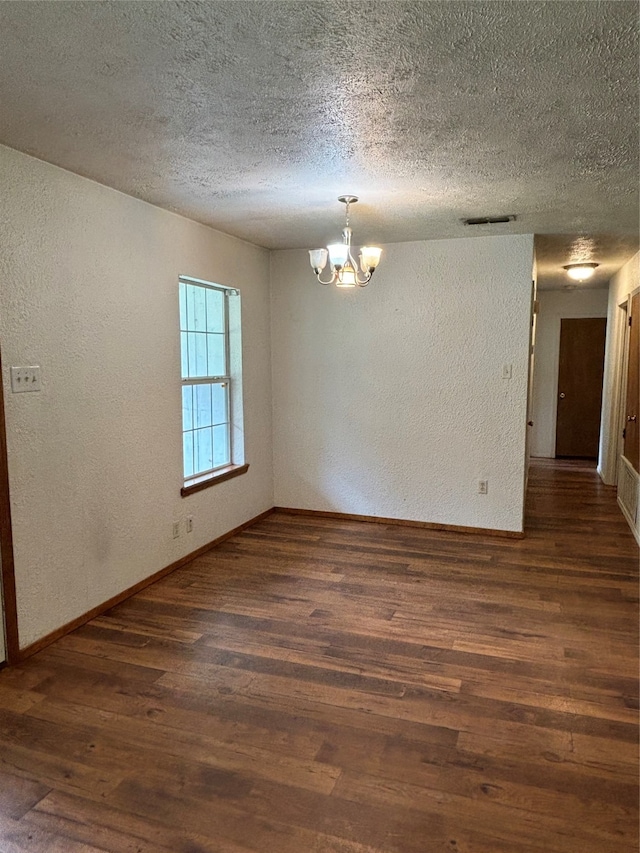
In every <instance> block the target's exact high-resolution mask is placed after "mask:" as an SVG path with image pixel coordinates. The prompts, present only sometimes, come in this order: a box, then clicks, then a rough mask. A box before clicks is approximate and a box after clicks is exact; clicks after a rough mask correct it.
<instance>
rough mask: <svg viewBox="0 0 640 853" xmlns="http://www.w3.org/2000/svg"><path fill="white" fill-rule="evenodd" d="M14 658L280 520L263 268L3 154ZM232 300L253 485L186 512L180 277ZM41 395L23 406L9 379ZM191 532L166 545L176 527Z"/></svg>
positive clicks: (227, 241)
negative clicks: (228, 536)
mask: <svg viewBox="0 0 640 853" xmlns="http://www.w3.org/2000/svg"><path fill="white" fill-rule="evenodd" d="M0 196H1V198H2V206H1V209H0V247H1V249H0V280H1V282H2V285H1V291H0V312H1V313H0V336H1V337H0V343H1V345H2V353H3V360H4V368H5V375H4V389H5V400H6V409H7V432H8V436H7V438H8V447H9V475H10V485H11V505H12V514H13V538H14V546H15V569H16V584H17V596H18V611H19V612H18V617H19V626H20V642H21V645H22V646H25V645H28V644H29V643H32V642H33V641H35V640H37V639H38V638H40V637H41V636H43V635H45V634H47V633H49V632H50V631H52V630H54V629H55V628H57V627H59V626H60V625H62V624H65V623H66V622H68V621H70V620H71V619H74V618H75V617H77V616H79V615H81V614H83V613H85V612H86V611H87V610H89V609H90V608H92V607H94V606H97V605H98V604H100V603H102V602H103V601H105V600H107V599H108V598H110V597H111V596H113V595H116V594H117V593H119V592H121V591H122V590H123V589H126V588H127V587H129V586H131V585H132V584H134V583H136V582H137V581H139V580H141V579H143V578H145V577H148V576H149V575H150V574H152V573H153V572H155V571H157V570H159V569H161V568H163V567H165V566H167V565H168V564H170V563H171V562H173V561H174V560H177V559H178V558H180V557H182V556H184V555H185V554H187V553H189V552H190V551H193V550H195V549H196V548H198V547H199V546H200V545H203V544H205V543H207V542H209V541H211V540H212V539H214V538H215V537H217V536H220V535H221V534H223V533H225V532H227V531H228V530H230V529H232V528H233V527H235V526H237V525H240V524H241V523H243V522H244V521H246V520H248V519H250V518H252V517H253V516H255V515H257V514H259V513H260V512H262V511H264V510H266V509H268V508H270V507H271V506H272V505H273V483H272V457H271V387H270V382H271V379H270V369H269V360H270V353H269V278H268V276H269V253H268V252H267V251H265V250H263V249H259V248H257V247H254V246H251V245H249V244H247V243H243V242H241V241H238V240H235V239H232V238H230V237H227V236H225V235H222V234H220V233H217V232H215V231H213V230H211V229H209V228H206V227H204V226H201V225H197V224H195V223H193V222H190V221H189V220H187V219H183V218H181V217H179V216H175V215H173V214H171V213H168V212H166V211H163V210H160V209H158V208H155V207H152V206H151V205H148V204H145V203H143V202H141V201H137V200H135V199H133V198H130V197H128V196H125V195H122V194H121V193H118V192H116V191H114V190H111V189H108V188H106V187H103V186H100V185H99V184H96V183H93V182H91V181H88V180H85V179H83V178H80V177H78V176H76V175H73V174H71V173H69V172H65V171H63V170H61V169H57V168H55V167H53V166H50V165H48V164H45V163H42V162H40V161H38V160H35V159H33V158H30V157H28V156H26V155H23V154H19V153H17V152H15V151H12V150H9V149H7V148H2V147H0ZM180 273H182V274H185V275H191V276H195V277H197V278H202V279H207V280H211V281H214V282H218V283H220V284H225V285H233V286H236V287H239V288H240V290H241V292H242V309H243V356H244V399H245V409H244V411H245V427H246V429H245V449H246V460H247V461H248V462H249V464H250V468H249V471H248V473H247V474H245V475H243V476H241V477H238V478H236V479H233V480H229V481H228V482H225V483H221V484H219V485H217V486H214V487H213V488H210V489H207V490H205V491H202V492H199V493H197V494H194V495H192V496H190V497H188V498H181V497H180V487H181V485H182V469H181V465H182V461H181V408H180V407H181V402H180V393H181V392H180V371H179V363H180V362H179V335H178V296H177V294H178V275H179V274H180ZM30 364H39V365H41V368H42V385H43V388H42V391H41V392H40V393H33V394H12V393H11V391H10V382H9V367H10V365H30ZM187 514H190V515H193V517H194V520H195V529H194V532H193V533H192V534H189V535H186V534H185V533H184V526H183V534H182V536H181V538H179V539H176V540H173V539H172V535H171V528H172V522H173V521H174V519H184V517H185V515H187Z"/></svg>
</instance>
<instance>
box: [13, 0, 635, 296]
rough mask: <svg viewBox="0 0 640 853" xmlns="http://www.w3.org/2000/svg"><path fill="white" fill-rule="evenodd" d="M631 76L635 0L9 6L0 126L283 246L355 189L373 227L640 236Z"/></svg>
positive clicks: (412, 231)
mask: <svg viewBox="0 0 640 853" xmlns="http://www.w3.org/2000/svg"><path fill="white" fill-rule="evenodd" d="M638 80H639V70H638V25H637V3H636V2H591V0H588V2H581V1H580V0H577V1H576V2H528V0H518V2H513V0H507V2H475V0H474V2H449V0H444V2H400V0H393V2H324V0H323V1H322V2H271V0H270V1H269V2H161V3H159V2H144V0H138V2H135V3H123V2H100V3H94V2H73V3H69V2H67V3H64V2H62V3H61V2H58V3H51V2H37V0H36V2H29V3H0V142H4V143H5V144H7V145H10V146H11V147H13V148H17V149H19V150H22V151H26V152H27V153H30V154H33V155H35V156H37V157H40V158H42V159H45V160H49V161H51V162H54V163H56V164H58V165H61V166H64V167H65V168H68V169H70V170H71V171H75V172H78V173H80V174H84V175H87V176H89V177H93V178H94V179H96V180H98V181H100V182H102V183H105V184H107V185H109V186H113V187H115V188H117V189H119V190H122V191H123V192H126V193H129V194H131V195H134V196H139V197H140V198H143V199H145V200H147V201H149V202H152V203H153V204H157V205H160V206H162V207H166V208H168V209H175V210H177V211H179V212H181V213H183V214H185V215H187V216H189V217H191V218H193V219H196V220H199V221H201V222H204V223H206V224H209V225H212V226H214V227H216V228H219V229H221V230H223V231H226V232H227V233H231V234H235V235H236V236H239V237H242V238H244V239H247V240H250V241H252V242H254V243H257V244H259V245H263V246H267V247H272V248H293V247H307V248H312V247H313V246H316V245H325V244H326V242H327V241H328V240H331V239H334V238H335V237H336V236H337V235H338V234H339V228H340V224H341V208H340V206H339V205H338V203H337V202H336V198H337V196H338V195H339V194H341V193H345V192H350V193H355V194H357V195H360V196H361V199H362V200H361V202H360V203H359V204H358V205H357V207H356V208H355V209H354V228H355V230H356V235H357V237H358V239H359V240H360V243H361V244H363V243H364V244H366V243H371V242H373V243H376V244H377V242H378V241H381V242H387V243H388V242H397V241H407V240H424V239H431V238H442V237H456V236H461V237H465V238H466V237H468V236H471V235H470V233H469V229H466V228H465V227H464V226H463V225H462V224H461V222H460V218H461V217H465V216H480V215H492V214H500V213H516V214H518V221H517V222H516V223H513V224H511V225H506V226H489V227H486V226H485V227H480V228H478V229H474V231H473V236H486V235H487V234H505V233H536V232H538V233H546V234H553V233H562V234H570V235H574V234H583V233H587V234H595V233H598V234H611V233H617V234H625V233H626V234H627V235H629V234H630V235H635V236H636V243H635V247H637V225H638V158H637V152H638V122H637V121H636V120H635V118H636V116H637V93H638ZM625 251H626V249H625ZM634 251H636V248H634V247H633V246H632V247H631V248H630V249H629V250H628V251H627V253H626V255H625V256H624V257H623V258H621V259H620V258H618V259H617V260H616V261H615V263H616V264H618V266H619V265H620V264H621V263H623V262H624V260H626V259H627V258H628V257H629V256H630V255H631V254H632V253H633V252H634ZM555 257H556V260H555V266H556V267H557V266H560V265H561V263H560V262H561V261H563V259H562V257H558V255H557V253H556V256H555ZM596 260H601V258H597V259H596ZM564 262H566V261H564ZM616 268H617V267H616ZM545 276H546V268H545V267H544V265H543V266H542V268H541V276H540V286H541V287H544V286H545V281H544V279H545Z"/></svg>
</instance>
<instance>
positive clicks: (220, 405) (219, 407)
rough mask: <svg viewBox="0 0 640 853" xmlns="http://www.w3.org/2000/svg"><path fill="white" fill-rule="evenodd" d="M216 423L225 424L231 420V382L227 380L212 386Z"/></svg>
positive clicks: (214, 421) (214, 419) (214, 420)
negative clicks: (229, 413)
mask: <svg viewBox="0 0 640 853" xmlns="http://www.w3.org/2000/svg"><path fill="white" fill-rule="evenodd" d="M211 393H212V395H213V397H212V403H213V420H212V421H211V423H214V424H225V423H227V421H228V420H229V415H228V412H229V384H228V383H227V382H225V383H224V384H223V383H220V384H219V385H212V386H211Z"/></svg>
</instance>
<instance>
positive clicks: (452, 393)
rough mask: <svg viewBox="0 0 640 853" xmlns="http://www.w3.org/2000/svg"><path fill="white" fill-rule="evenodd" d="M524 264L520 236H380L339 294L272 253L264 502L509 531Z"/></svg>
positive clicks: (514, 499) (518, 495) (515, 521)
mask: <svg viewBox="0 0 640 853" xmlns="http://www.w3.org/2000/svg"><path fill="white" fill-rule="evenodd" d="M532 263H533V237H532V236H531V235H524V236H516V237H492V238H475V239H461V240H438V241H430V242H419V243H401V244H392V245H388V246H387V247H386V248H385V249H384V253H383V259H382V262H381V265H380V268H379V270H378V272H376V275H375V277H374V279H373V281H372V283H371V284H370V285H369V287H367V288H365V289H364V290H359V291H357V292H353V291H339V290H336V289H335V288H333V287H321V286H320V285H319V284H317V282H316V281H315V278H314V276H313V273H312V271H311V268H310V267H309V262H308V255H307V253H306V252H305V251H279V252H274V253H273V255H272V262H271V273H272V307H271V311H272V363H273V395H274V396H273V418H274V470H275V502H276V505H279V506H289V507H300V508H306V509H316V510H328V511H337V512H345V513H356V514H364V515H375V516H382V517H390V518H400V519H412V520H417V521H428V522H436V523H446V524H456V525H464V526H471V527H484V528H496V529H503V530H512V531H519V530H521V529H522V509H523V480H524V455H525V428H526V427H525V424H526V393H527V366H528V353H527V350H528V343H529V323H530V293H531V271H532ZM505 363H506V364H512V371H513V376H512V379H511V380H506V379H503V378H502V376H501V374H502V365H503V364H505ZM478 479H489V494H488V495H486V496H481V495H478V494H477V480H478Z"/></svg>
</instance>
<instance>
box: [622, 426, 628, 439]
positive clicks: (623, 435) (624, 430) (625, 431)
mask: <svg viewBox="0 0 640 853" xmlns="http://www.w3.org/2000/svg"><path fill="white" fill-rule="evenodd" d="M622 437H623V438H626V437H627V428H626V427H625V428H624V429H623V430H622Z"/></svg>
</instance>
